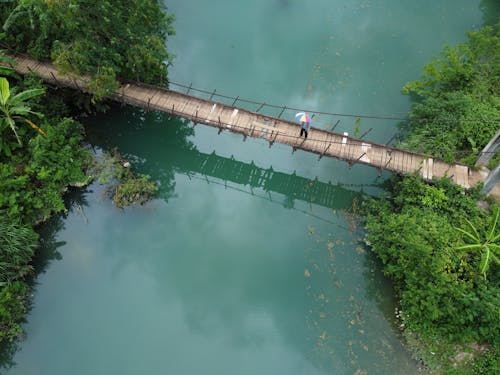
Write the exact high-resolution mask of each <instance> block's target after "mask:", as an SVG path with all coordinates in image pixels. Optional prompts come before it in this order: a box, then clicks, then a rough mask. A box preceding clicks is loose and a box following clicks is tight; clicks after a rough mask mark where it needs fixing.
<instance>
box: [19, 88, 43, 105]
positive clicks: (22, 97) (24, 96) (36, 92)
mask: <svg viewBox="0 0 500 375" xmlns="http://www.w3.org/2000/svg"><path fill="white" fill-rule="evenodd" d="M44 93H45V89H31V90H26V91H23V92H20V93H19V94H17V95H14V96H13V97H12V99H11V103H12V105H15V104H17V103H19V102H23V101H26V100H28V99H31V98H34V97H36V96H40V95H42V94H44Z"/></svg>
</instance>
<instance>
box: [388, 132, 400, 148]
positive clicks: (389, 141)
mask: <svg viewBox="0 0 500 375" xmlns="http://www.w3.org/2000/svg"><path fill="white" fill-rule="evenodd" d="M397 135H398V133H395V134H394V135H393V136H392V137H391V139H389V140H388V141H387V143H386V144H385V145H386V146H389V143H391V142H392V141H393V140H394V138H396V136H397Z"/></svg>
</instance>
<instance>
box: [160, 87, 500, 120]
mask: <svg viewBox="0 0 500 375" xmlns="http://www.w3.org/2000/svg"><path fill="white" fill-rule="evenodd" d="M168 83H169V85H170V84H171V85H174V86H177V87H182V88H185V89H187V90H188V92H191V91H195V92H199V93H202V94H207V95H210V96H211V97H214V96H215V97H219V98H223V99H227V100H232V101H233V104H232V106H234V104H235V103H236V102H237V101H239V102H243V103H247V104H252V105H256V106H259V107H258V110H257V112H258V111H259V110H261V109H262V108H264V107H267V108H272V109H281V110H283V109H286V110H291V111H296V112H308V113H311V114H315V115H326V116H337V117H349V118H362V119H363V118H364V119H371V120H391V121H407V122H413V121H414V122H432V121H433V120H432V119H428V118H411V117H393V116H382V115H365V114H354V113H335V112H326V111H316V110H311V109H304V108H294V107H289V106H287V105H285V106H282V105H276V104H268V103H265V102H258V101H255V100H250V99H244V98H241V97H239V96H229V95H224V94H219V93H217V92H216V90H213V91H207V90H204V89H199V88H196V87H193V85H192V84H190V85H189V86H188V85H185V84H183V83H179V82H175V81H171V80H169V81H168ZM439 121H440V122H459V121H466V122H475V121H485V120H484V119H479V118H478V119H474V118H467V119H440V120H439ZM487 121H492V122H500V118H498V119H488V120H487Z"/></svg>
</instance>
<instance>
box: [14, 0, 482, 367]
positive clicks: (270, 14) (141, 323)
mask: <svg viewBox="0 0 500 375" xmlns="http://www.w3.org/2000/svg"><path fill="white" fill-rule="evenodd" d="M168 3H169V11H170V12H172V13H174V14H176V18H177V20H176V23H175V28H176V30H177V35H176V36H174V37H172V38H171V39H170V40H169V42H168V46H169V49H170V50H172V52H173V53H174V54H176V55H177V58H176V60H175V65H174V66H173V67H171V68H170V79H171V81H173V82H180V83H183V84H186V85H189V84H191V83H192V85H193V87H198V88H202V89H205V90H207V91H213V90H214V89H217V92H219V93H223V94H226V95H229V96H240V97H241V98H247V99H251V100H255V101H265V102H267V103H272V104H276V105H280V106H281V105H287V106H288V107H297V108H307V109H312V110H321V111H328V112H335V113H345V114H376V115H384V116H387V115H389V116H400V115H402V114H403V113H405V112H407V110H408V108H409V101H408V98H407V97H405V96H402V95H400V89H401V87H402V85H403V84H404V83H405V82H407V81H409V80H412V79H416V78H418V76H419V75H420V71H421V67H422V66H423V65H424V64H425V63H426V62H427V61H429V59H430V57H431V56H433V55H435V54H437V53H438V52H439V50H440V49H441V47H442V46H443V45H444V44H450V45H452V44H455V43H456V42H458V41H461V40H464V38H465V36H464V32H465V31H466V30H471V29H474V28H478V27H479V26H481V23H482V17H483V14H482V13H481V11H480V9H479V5H480V2H479V1H472V2H471V1H465V0H464V1H440V2H438V3H437V4H436V2H431V1H419V2H410V1H393V0H392V1H389V0H385V1H382V2H372V1H349V2H347V1H319V0H314V1H308V2H307V4H305V3H306V2H298V1H292V0H289V1H286V0H281V1H278V0H275V1H274V0H273V1H271V0H265V1H264V0H254V1H248V2H234V1H223V0H217V1H210V2H208V1H201V0H198V1H194V0H190V1H187V0H184V1H180V0H176V1H169V2H168ZM172 87H173V88H175V86H172ZM284 116H288V117H290V118H291V117H293V113H292V112H289V111H287V112H286V113H284ZM337 120H341V123H340V124H339V125H338V127H337V130H339V131H349V132H351V133H352V131H353V124H354V120H353V118H350V117H342V116H336V117H335V116H316V117H315V118H314V123H313V126H318V127H323V128H327V127H329V126H331V124H332V123H335V122H336V121H337ZM84 122H85V124H86V127H87V133H88V136H89V140H90V141H91V143H92V144H93V145H94V148H95V150H96V152H98V153H99V152H100V150H102V149H109V148H112V147H118V148H119V149H120V151H121V152H122V154H123V155H124V157H125V158H127V160H130V161H131V163H132V165H133V168H134V169H136V170H137V171H139V172H142V173H148V174H150V175H151V176H152V178H153V179H154V180H156V181H158V182H159V184H160V192H159V196H158V198H157V199H155V200H153V201H151V202H150V203H148V204H146V205H144V206H140V207H133V208H127V209H125V210H120V209H118V208H116V207H113V205H112V204H111V202H110V201H109V199H108V198H107V196H106V194H105V191H104V188H103V187H102V186H100V185H98V184H94V185H92V186H90V187H89V188H87V189H86V190H85V191H83V192H81V193H78V192H75V193H74V194H72V195H71V196H70V197H69V201H70V203H71V209H70V211H69V212H68V214H67V215H66V216H65V217H60V218H57V219H56V220H54V221H53V222H52V223H50V224H48V225H47V226H46V228H44V231H45V235H44V238H45V246H44V254H45V259H40V260H39V263H40V264H41V265H40V269H43V271H44V272H43V273H41V274H39V275H38V277H37V280H36V283H37V285H36V288H35V290H34V296H33V307H32V310H31V312H30V314H29V316H28V321H27V322H26V324H25V329H26V333H27V337H26V339H25V340H24V341H23V342H22V343H21V345H20V348H19V350H18V351H17V353H16V354H15V356H14V358H13V359H14V361H15V362H16V365H14V366H13V367H12V368H10V369H9V370H6V371H5V373H7V374H55V375H58V374H157V373H167V374H356V375H362V374H415V373H417V372H418V363H416V362H415V361H414V360H412V359H411V357H410V355H409V354H408V353H407V351H406V350H405V349H404V347H403V345H402V343H401V340H400V336H399V333H398V329H397V327H396V325H395V317H394V309H395V307H396V305H395V301H394V299H393V296H394V291H393V289H392V288H391V285H390V283H389V282H388V280H386V279H385V278H384V277H383V276H382V274H381V266H380V264H379V263H378V262H377V261H376V260H375V259H374V257H373V255H372V254H370V252H369V249H368V248H366V247H365V246H364V244H363V242H362V239H363V236H364V233H363V231H362V228H361V227H360V224H359V223H358V222H357V221H356V220H355V217H354V215H352V211H353V210H354V211H355V207H356V206H357V205H358V204H359V202H361V201H362V199H364V198H363V197H364V196H365V195H366V194H368V195H378V194H380V193H381V191H382V190H381V188H380V183H381V182H382V181H383V180H384V178H385V177H386V175H383V176H382V177H379V176H378V174H377V171H376V170H373V169H370V168H369V167H366V166H354V167H353V168H352V169H349V168H348V167H347V165H345V163H343V162H340V161H335V160H327V159H325V158H323V159H322V160H321V161H318V160H317V157H316V156H314V155H308V154H306V153H302V152H300V151H298V152H296V153H294V154H292V153H291V150H290V149H289V148H287V147H285V146H281V145H274V146H273V147H272V148H269V146H268V144H267V143H265V142H262V141H260V140H252V139H248V140H247V141H246V142H243V141H242V138H241V136H237V135H234V134H229V133H223V134H221V135H218V134H217V131H216V130H214V129H210V128H204V127H203V126H201V125H200V126H196V127H195V128H192V125H191V124H189V123H188V122H187V121H183V120H181V119H175V118H169V117H168V116H166V115H162V114H158V113H147V112H143V111H141V110H138V109H134V108H130V107H120V106H114V107H113V108H112V109H111V110H110V112H109V113H107V114H106V115H99V116H95V117H92V118H87V119H85V120H84ZM396 126H397V121H381V120H369V119H362V120H361V131H365V130H368V129H369V128H373V130H372V131H371V132H370V133H369V134H370V135H369V137H367V138H369V139H371V140H374V141H380V142H385V141H386V140H388V139H389V138H390V137H391V136H392V135H393V133H394V130H395V129H396ZM353 206H354V208H353ZM58 254H59V256H58ZM57 257H59V258H61V259H59V260H55V259H54V260H52V261H50V262H49V261H48V260H47V258H57ZM42 265H43V266H42Z"/></svg>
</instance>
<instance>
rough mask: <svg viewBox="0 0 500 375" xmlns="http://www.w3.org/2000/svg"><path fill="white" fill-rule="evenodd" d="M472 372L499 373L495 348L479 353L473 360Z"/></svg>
mask: <svg viewBox="0 0 500 375" xmlns="http://www.w3.org/2000/svg"><path fill="white" fill-rule="evenodd" d="M472 373H473V374H475V375H490V374H500V355H499V353H498V351H497V350H496V349H495V348H492V349H491V350H488V351H486V352H485V353H483V354H481V355H480V356H479V358H477V359H476V360H475V361H474V365H473V367H472Z"/></svg>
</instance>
